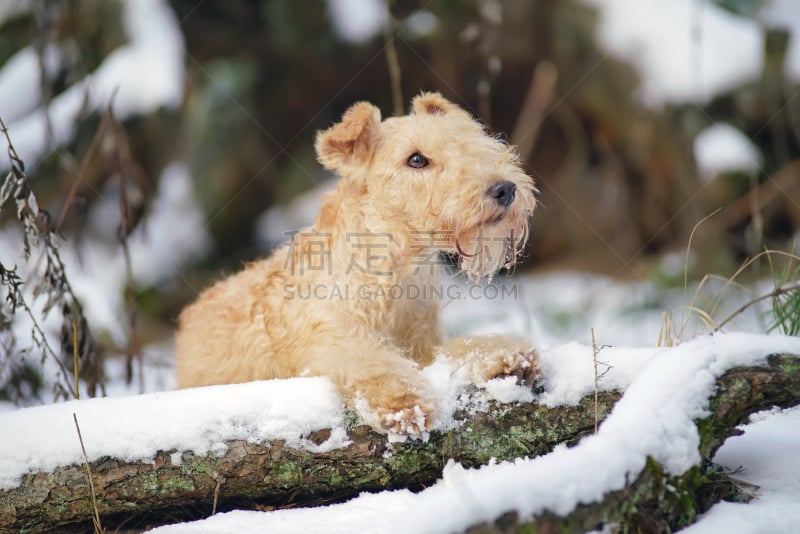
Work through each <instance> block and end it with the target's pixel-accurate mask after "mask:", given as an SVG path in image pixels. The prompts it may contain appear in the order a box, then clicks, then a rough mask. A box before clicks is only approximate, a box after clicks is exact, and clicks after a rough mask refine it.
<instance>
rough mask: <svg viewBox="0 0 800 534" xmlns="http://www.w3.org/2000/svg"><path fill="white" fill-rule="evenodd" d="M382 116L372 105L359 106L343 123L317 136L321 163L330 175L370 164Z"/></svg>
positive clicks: (355, 106) (351, 110) (351, 107)
mask: <svg viewBox="0 0 800 534" xmlns="http://www.w3.org/2000/svg"><path fill="white" fill-rule="evenodd" d="M380 122H381V112H380V110H379V109H378V108H376V107H375V106H373V105H372V104H370V103H369V102H357V103H355V104H353V105H352V106H350V109H348V110H347V111H346V112H345V114H344V115H343V116H342V121H341V122H339V123H337V124H334V125H333V126H331V127H330V128H328V129H327V130H325V131H322V132H318V133H317V140H316V143H315V144H314V148H315V149H316V151H317V159H318V160H319V162H320V163H322V165H323V167H325V168H326V169H328V170H330V171H340V170H342V167H346V166H347V165H351V164H358V163H361V162H363V161H364V160H366V159H367V158H368V157H369V155H370V153H371V152H372V147H373V146H374V145H375V142H376V141H377V139H378V135H379V129H380V128H379V126H380Z"/></svg>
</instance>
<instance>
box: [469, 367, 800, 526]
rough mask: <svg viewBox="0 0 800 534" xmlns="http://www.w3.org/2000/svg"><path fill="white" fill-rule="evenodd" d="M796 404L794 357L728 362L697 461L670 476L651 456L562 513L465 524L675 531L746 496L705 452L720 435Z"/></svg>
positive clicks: (799, 392)
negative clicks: (626, 478) (634, 471)
mask: <svg viewBox="0 0 800 534" xmlns="http://www.w3.org/2000/svg"><path fill="white" fill-rule="evenodd" d="M798 404H800V359H798V358H797V357H796V356H787V355H784V356H777V355H776V356H772V357H770V358H769V359H768V365H767V366H765V367H747V368H734V369H731V370H729V371H728V372H726V373H725V374H724V375H722V376H721V377H720V378H719V379H718V380H717V389H716V393H715V394H714V396H713V397H712V398H711V399H710V409H709V411H710V414H709V415H708V416H707V417H705V418H703V419H701V420H699V421H697V422H696V424H697V428H698V431H699V435H700V446H699V450H700V456H701V459H702V460H701V463H700V465H697V466H695V467H693V468H691V469H689V470H688V471H687V472H685V473H683V474H682V475H679V476H670V475H669V474H667V473H666V471H665V469H664V468H663V467H662V466H661V465H659V464H658V462H656V461H655V460H653V459H652V458H648V461H647V464H646V466H645V468H644V469H643V470H642V472H641V473H639V475H638V477H635V479H634V480H633V481H631V482H630V483H628V484H627V485H626V487H625V488H623V489H621V490H618V491H613V492H609V493H607V494H606V495H605V497H604V498H603V499H602V500H601V501H600V502H597V503H592V504H582V505H579V506H578V507H577V508H576V509H575V510H573V511H572V512H571V513H570V514H568V515H566V516H559V515H556V514H553V513H550V512H547V511H546V512H544V513H542V514H540V515H538V516H537V517H534V518H531V519H528V520H524V521H520V518H519V517H518V515H517V514H516V513H514V512H511V513H507V514H504V515H503V516H501V517H499V518H498V519H497V520H495V521H494V522H492V523H490V524H486V523H484V524H480V525H475V526H473V527H472V528H470V529H469V532H473V533H476V532H481V533H496V532H518V531H520V530H523V529H524V530H525V531H526V532H586V531H589V530H593V529H597V528H599V527H602V526H604V525H611V526H613V527H615V528H614V530H615V531H619V532H674V531H676V530H678V529H680V528H683V527H685V526H687V525H690V524H692V523H693V522H694V521H695V519H696V518H697V516H698V515H699V514H701V513H703V512H705V511H706V510H708V509H709V508H710V507H711V506H712V505H713V504H715V503H717V502H719V501H721V500H723V499H724V500H747V499H748V498H749V496H747V495H745V494H743V493H741V489H740V484H737V483H735V482H733V481H732V480H731V479H730V478H729V477H728V476H727V475H726V474H725V473H723V472H721V471H720V470H719V469H718V468H717V466H715V465H714V464H713V463H712V462H711V459H712V458H713V457H714V453H715V452H716V451H717V449H719V447H720V446H722V444H723V443H724V442H725V440H726V439H727V438H728V437H730V436H735V435H740V434H742V431H741V430H738V429H737V428H736V426H737V425H739V424H741V423H743V422H745V421H746V419H747V417H748V416H749V415H750V414H752V413H754V412H757V411H760V410H763V409H767V408H770V407H773V406H778V407H781V408H788V407H792V406H797V405H798Z"/></svg>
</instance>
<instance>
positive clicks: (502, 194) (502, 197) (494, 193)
mask: <svg viewBox="0 0 800 534" xmlns="http://www.w3.org/2000/svg"><path fill="white" fill-rule="evenodd" d="M486 193H487V194H488V195H489V196H490V197H492V198H493V199H494V201H495V202H497V203H498V204H499V205H500V206H502V207H504V208H507V207H509V206H510V205H511V203H512V202H514V197H515V196H516V194H517V186H516V184H514V182H509V181H508V180H503V181H502V182H496V183H495V184H494V185H492V186H491V187H490V188H489V189H487V190H486Z"/></svg>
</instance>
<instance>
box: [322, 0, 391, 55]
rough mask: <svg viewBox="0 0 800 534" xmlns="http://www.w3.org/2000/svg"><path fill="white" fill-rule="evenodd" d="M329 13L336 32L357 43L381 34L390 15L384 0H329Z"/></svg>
mask: <svg viewBox="0 0 800 534" xmlns="http://www.w3.org/2000/svg"><path fill="white" fill-rule="evenodd" d="M328 13H330V16H331V22H332V23H333V29H334V30H335V31H336V34H337V35H338V36H339V37H340V38H342V39H343V40H344V41H347V42H350V43H356V44H358V43H364V42H366V41H368V40H370V39H371V38H373V37H374V36H375V35H377V34H379V33H380V32H381V31H382V30H383V26H384V24H386V20H387V18H388V16H389V14H388V12H387V11H386V4H385V3H384V2H383V1H382V0H328Z"/></svg>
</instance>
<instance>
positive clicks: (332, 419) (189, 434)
mask: <svg viewBox="0 0 800 534" xmlns="http://www.w3.org/2000/svg"><path fill="white" fill-rule="evenodd" d="M287 399H295V400H296V402H287ZM73 413H74V414H75V415H76V416H77V418H78V423H79V424H80V428H81V434H82V436H83V441H84V444H85V445H86V453H87V455H88V457H89V461H93V460H97V459H99V458H101V457H103V456H114V457H119V458H123V459H125V460H128V461H135V460H145V461H147V460H151V459H153V458H154V456H155V452H156V451H158V450H164V451H170V450H176V451H178V452H181V451H188V450H191V451H194V452H195V453H196V454H201V455H202V454H206V453H212V454H223V453H224V452H225V450H226V446H225V443H224V441H225V440H231V439H241V440H247V441H249V442H252V443H257V442H258V443H260V442H264V441H268V440H273V439H284V440H287V444H288V445H289V446H290V447H294V448H301V449H305V450H309V451H312V452H324V451H327V450H330V449H333V448H336V447H341V446H344V445H345V444H346V433H345V430H344V426H343V422H342V421H343V416H344V406H343V404H342V400H341V398H340V396H339V395H338V393H337V392H336V391H335V389H334V387H333V385H332V384H331V382H330V381H329V380H327V379H324V378H295V379H292V380H271V381H268V382H250V383H247V384H238V385H233V386H210V387H206V388H195V389H190V390H184V391H171V392H162V393H148V394H145V395H139V396H136V397H122V398H101V399H86V400H79V401H69V402H64V403H60V404H53V405H48V406H37V407H34V408H24V409H21V410H17V411H13V412H5V413H2V414H0V427H2V428H3V433H4V434H5V435H7V436H14V439H6V440H2V442H0V488H10V487H13V486H14V485H15V484H16V483H17V482H18V480H19V477H20V476H21V475H23V474H24V473H26V472H29V471H39V470H48V469H53V468H54V467H56V466H59V465H70V464H75V463H80V462H81V461H82V456H81V449H80V444H79V441H78V438H77V433H76V430H75V423H74V421H73V419H72V414H73ZM322 428H331V429H332V430H333V431H332V434H331V437H330V438H329V439H328V440H327V441H325V442H324V443H322V444H321V445H316V444H314V443H313V442H311V441H308V440H307V439H304V436H307V435H308V434H309V433H310V432H312V431H314V430H319V429H322Z"/></svg>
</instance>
